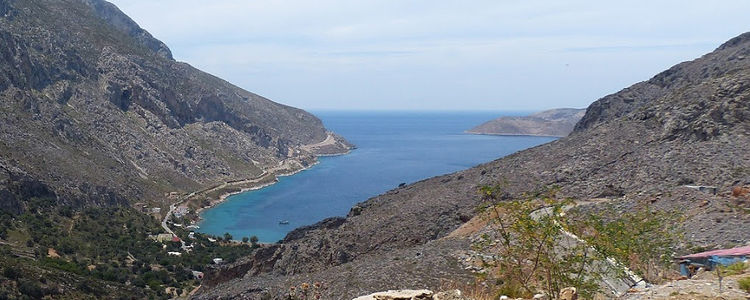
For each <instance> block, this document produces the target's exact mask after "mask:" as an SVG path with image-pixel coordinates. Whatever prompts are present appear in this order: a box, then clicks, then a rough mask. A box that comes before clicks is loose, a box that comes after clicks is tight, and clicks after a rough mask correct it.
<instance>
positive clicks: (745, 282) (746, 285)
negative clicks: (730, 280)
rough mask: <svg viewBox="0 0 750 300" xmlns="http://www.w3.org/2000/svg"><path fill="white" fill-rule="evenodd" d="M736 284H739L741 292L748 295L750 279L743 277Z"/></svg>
mask: <svg viewBox="0 0 750 300" xmlns="http://www.w3.org/2000/svg"><path fill="white" fill-rule="evenodd" d="M737 283H739V284H740V289H742V290H743V291H745V292H747V293H750V277H745V278H742V279H740V280H737Z"/></svg>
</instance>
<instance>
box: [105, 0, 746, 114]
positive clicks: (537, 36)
mask: <svg viewBox="0 0 750 300" xmlns="http://www.w3.org/2000/svg"><path fill="white" fill-rule="evenodd" d="M110 1H111V2H113V3H115V4H116V5H117V6H118V7H119V8H120V9H121V10H122V11H123V12H125V13H126V14H128V15H129V16H130V17H131V18H132V19H133V20H135V21H136V22H137V23H139V24H140V25H141V27H143V28H144V29H146V30H148V31H149V32H150V33H151V34H152V35H154V36H155V37H156V38H158V39H160V40H162V41H164V42H165V43H166V44H167V45H168V46H169V47H170V49H171V50H172V52H173V54H174V57H175V59H177V60H180V61H185V62H187V63H189V64H191V65H193V66H195V67H197V68H199V69H201V70H203V71H206V72H209V73H211V74H214V75H216V76H219V77H221V78H223V79H225V80H227V81H229V82H231V83H233V84H235V85H237V86H239V87H242V88H244V89H246V90H248V91H251V92H254V93H257V94H259V95H262V96H264V97H266V98H269V99H271V100H273V101H276V102H279V103H283V104H287V105H291V106H295V107H300V108H303V109H308V110H457V111H458V110H460V111H471V110H493V111H512V110H525V111H530V110H541V109H547V108H556V107H576V108H584V107H586V106H588V105H589V104H590V103H591V102H593V101H595V100H597V99H598V98H601V97H603V96H605V95H607V94H611V93H614V92H617V91H619V90H621V89H623V88H625V87H628V86H630V85H632V84H634V83H636V82H639V81H643V80H647V79H649V78H650V77H652V76H653V75H655V74H657V73H658V72H660V71H663V70H666V69H667V68H669V67H670V66H672V65H675V64H677V63H679V62H682V61H686V60H692V59H695V58H697V57H700V56H701V55H703V54H705V53H708V52H710V51H712V50H713V49H715V48H717V47H718V46H719V45H720V44H721V43H723V42H725V41H726V40H728V39H730V38H732V37H735V36H737V35H739V34H741V33H743V32H745V31H750V18H748V17H747V12H748V11H750V1H747V0H736V1H733V0H718V1H690V0H682V1H657V0H649V1H640V0H632V1H601V0H598V1H579V0H566V1H559V0H538V1H533V0H487V1H483V0H477V1H470V0H467V1H439V0H358V1H352V0H315V1H310V0H289V1H284V0H267V1H249V0H212V1H205V0H110Z"/></svg>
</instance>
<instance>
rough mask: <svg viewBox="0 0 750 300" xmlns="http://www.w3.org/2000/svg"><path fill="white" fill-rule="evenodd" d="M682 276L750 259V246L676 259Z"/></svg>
mask: <svg viewBox="0 0 750 300" xmlns="http://www.w3.org/2000/svg"><path fill="white" fill-rule="evenodd" d="M676 259H677V261H678V262H679V264H680V274H682V276H686V277H691V276H693V275H694V274H695V272H696V271H697V270H698V269H699V268H703V269H705V270H713V269H714V268H715V267H716V266H728V265H731V264H734V263H736V262H742V261H747V260H748V259H750V246H744V247H737V248H731V249H719V250H711V251H705V252H700V253H695V254H690V255H685V256H680V257H677V258H676Z"/></svg>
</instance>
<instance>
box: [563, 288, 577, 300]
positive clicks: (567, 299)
mask: <svg viewBox="0 0 750 300" xmlns="http://www.w3.org/2000/svg"><path fill="white" fill-rule="evenodd" d="M577 299H578V290H576V288H574V287H566V288H564V289H562V290H560V300H577Z"/></svg>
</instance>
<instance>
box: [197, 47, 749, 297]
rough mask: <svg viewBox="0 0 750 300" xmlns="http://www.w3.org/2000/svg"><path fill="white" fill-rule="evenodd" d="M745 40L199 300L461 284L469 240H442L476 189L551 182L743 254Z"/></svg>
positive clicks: (428, 184)
mask: <svg viewBox="0 0 750 300" xmlns="http://www.w3.org/2000/svg"><path fill="white" fill-rule="evenodd" d="M749 37H750V34H743V35H741V36H740V37H738V38H735V39H733V40H731V41H729V42H727V43H725V44H724V45H722V46H721V47H719V48H718V49H716V50H715V51H714V52H712V53H709V54H706V55H704V56H703V57H701V58H698V59H696V60H694V61H690V62H685V63H682V64H679V65H677V66H675V67H673V68H671V69H670V70H669V71H666V72H663V73H661V74H659V75H657V76H655V77H654V78H652V79H651V80H649V81H646V82H643V83H638V84H636V85H634V86H633V87H631V88H628V89H625V90H623V91H621V92H619V93H616V94H613V95H610V96H606V97H604V98H602V99H601V100H599V101H597V102H595V103H594V104H592V105H591V107H589V108H588V109H587V112H586V115H585V116H584V117H583V118H582V119H581V121H580V122H579V123H578V125H577V126H576V130H575V131H574V132H573V133H572V134H571V135H569V136H567V137H565V138H562V139H559V140H556V141H553V142H551V143H548V144H544V145H541V146H537V147H534V148H531V149H527V150H525V151H521V152H518V153H515V154H513V155H509V156H507V157H504V158H501V159H498V160H496V161H493V162H490V163H486V164H482V165H479V166H476V167H474V168H471V169H468V170H464V171H460V172H456V173H453V174H448V175H443V176H438V177H434V178H430V179H426V180H423V181H420V182H417V183H414V184H411V185H407V186H404V187H399V188H397V189H395V190H392V191H389V192H386V193H384V194H382V195H379V196H377V197H373V198H371V199H369V200H367V201H365V202H363V203H360V204H357V206H356V209H353V210H352V212H351V213H350V214H349V215H348V216H347V218H346V219H345V220H339V221H337V222H335V224H334V225H331V223H330V222H328V223H321V224H318V225H316V226H311V227H310V228H307V229H306V230H304V231H303V232H298V233H296V234H295V236H294V238H293V239H287V240H285V241H284V242H283V243H280V244H278V245H275V246H274V249H273V250H272V251H273V254H269V253H264V254H263V255H262V256H261V255H260V254H256V255H255V256H250V257H248V258H246V259H245V260H244V261H241V262H239V263H238V264H240V265H242V264H245V265H249V266H253V267H249V268H247V270H248V271H247V272H246V273H244V274H243V275H242V276H237V277H236V279H234V280H230V281H226V282H223V283H217V286H206V287H204V289H203V290H202V291H201V293H199V295H198V296H197V297H198V298H203V299H213V298H216V297H244V298H251V299H252V298H253V297H256V296H257V295H258V294H256V293H252V292H248V291H249V290H251V289H253V288H257V289H261V290H266V291H279V290H284V289H285V286H284V284H285V283H288V282H302V281H304V280H310V278H314V279H315V280H319V281H324V282H326V283H331V284H332V286H331V288H330V289H329V290H328V291H327V293H328V295H326V296H328V297H329V298H330V299H347V298H349V299H350V298H353V297H355V296H358V295H364V294H367V293H372V292H375V291H379V290H387V289H393V288H413V287H426V288H431V289H437V288H438V287H439V286H440V285H441V284H442V283H443V281H442V280H449V281H461V282H464V283H465V282H467V281H469V280H471V279H470V278H473V275H471V271H472V269H471V266H466V265H464V264H463V263H461V261H462V259H461V258H462V257H463V256H462V253H465V252H466V251H467V250H466V249H468V248H469V247H470V245H471V243H472V241H471V239H470V238H467V237H464V236H448V234H449V233H451V232H452V231H453V230H455V229H456V228H458V227H459V226H460V225H461V224H463V223H465V222H466V221H468V220H469V219H471V218H472V217H473V216H474V215H475V212H476V208H477V206H478V205H479V204H480V203H481V197H480V196H479V194H478V191H479V188H480V187H481V186H484V185H496V184H502V186H503V190H504V192H505V194H504V195H503V198H505V199H509V198H513V197H519V196H521V195H522V194H523V193H526V192H534V191H538V190H541V189H543V188H545V187H549V186H551V185H557V186H559V187H560V192H559V196H561V197H572V198H576V199H589V198H608V199H611V200H613V201H615V202H616V203H617V204H616V206H617V208H618V209H619V210H621V211H623V212H625V211H628V209H630V208H632V207H634V206H635V205H636V204H637V203H648V204H649V205H651V206H653V207H654V208H657V209H666V210H680V211H682V212H684V213H686V214H687V215H686V220H688V221H686V222H685V223H683V224H682V225H681V226H683V229H685V231H686V234H685V239H686V241H685V242H686V243H691V244H693V245H703V246H707V245H716V244H721V245H725V244H744V243H746V242H747V241H750V232H748V231H747V230H744V228H748V227H749V226H750V215H748V214H746V213H743V212H742V210H741V209H738V208H736V207H735V206H733V204H732V203H730V201H731V200H732V199H730V198H731V197H729V196H725V194H727V193H729V194H730V195H731V189H732V187H733V186H738V185H747V184H748V183H750V59H748V58H747V57H748V55H750V38H749ZM688 184H695V185H713V186H717V187H718V189H719V194H718V195H711V194H707V193H702V192H700V191H696V190H693V189H689V188H685V187H683V185H688ZM704 201H708V202H707V203H708V204H705V203H706V202H704ZM733 207H734V208H733ZM717 219H718V220H720V221H721V222H702V221H695V222H691V221H690V220H717ZM361 274H368V276H364V275H361ZM467 278H468V279H467ZM339 283H341V284H339ZM272 294H273V293H272Z"/></svg>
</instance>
